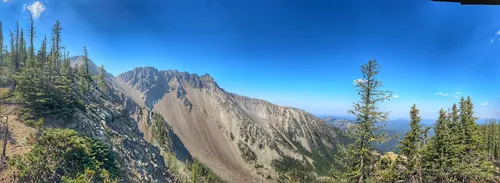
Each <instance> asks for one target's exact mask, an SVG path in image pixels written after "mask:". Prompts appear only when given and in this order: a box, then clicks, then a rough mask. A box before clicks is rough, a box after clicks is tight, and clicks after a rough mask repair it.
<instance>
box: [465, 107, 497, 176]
mask: <svg viewBox="0 0 500 183" xmlns="http://www.w3.org/2000/svg"><path fill="white" fill-rule="evenodd" d="M473 108H474V106H473V104H472V101H471V99H470V97H467V100H464V98H462V100H461V101H460V127H461V132H462V133H461V134H460V135H461V139H460V142H461V146H460V148H459V150H460V153H459V154H460V156H459V159H460V160H461V161H460V166H459V170H460V174H459V175H458V178H459V180H461V181H462V182H470V181H473V180H474V181H483V180H486V179H488V178H491V177H492V176H493V172H494V168H493V165H492V163H491V162H490V161H488V160H487V152H486V151H485V144H484V141H483V140H482V137H481V134H480V131H479V128H478V125H477V123H476V120H477V119H478V118H476V117H474V110H473Z"/></svg>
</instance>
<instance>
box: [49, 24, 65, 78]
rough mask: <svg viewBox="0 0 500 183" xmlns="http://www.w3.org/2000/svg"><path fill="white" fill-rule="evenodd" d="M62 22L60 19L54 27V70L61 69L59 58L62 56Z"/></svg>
mask: <svg viewBox="0 0 500 183" xmlns="http://www.w3.org/2000/svg"><path fill="white" fill-rule="evenodd" d="M61 30H62V27H61V23H60V22H59V20H57V21H56V24H54V26H53V27H52V47H51V52H52V64H53V66H52V68H51V69H52V70H54V71H55V70H59V61H60V60H59V59H60V58H61Z"/></svg>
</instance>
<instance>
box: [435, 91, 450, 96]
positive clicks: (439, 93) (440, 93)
mask: <svg viewBox="0 0 500 183" xmlns="http://www.w3.org/2000/svg"><path fill="white" fill-rule="evenodd" d="M436 95H439V96H444V97H446V96H448V95H450V94H447V93H443V92H438V93H436Z"/></svg>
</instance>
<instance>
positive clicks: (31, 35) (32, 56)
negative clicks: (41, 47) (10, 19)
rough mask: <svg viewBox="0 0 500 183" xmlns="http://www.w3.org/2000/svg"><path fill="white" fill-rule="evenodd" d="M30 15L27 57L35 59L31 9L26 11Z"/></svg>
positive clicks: (33, 26)
mask: <svg viewBox="0 0 500 183" xmlns="http://www.w3.org/2000/svg"><path fill="white" fill-rule="evenodd" d="M28 12H29V15H30V47H29V58H30V60H32V61H34V60H35V25H34V22H33V15H32V14H31V11H28Z"/></svg>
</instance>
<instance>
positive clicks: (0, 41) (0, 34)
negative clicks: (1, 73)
mask: <svg viewBox="0 0 500 183" xmlns="http://www.w3.org/2000/svg"><path fill="white" fill-rule="evenodd" d="M2 64H4V61H3V27H2V21H0V66H3V65H2Z"/></svg>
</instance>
